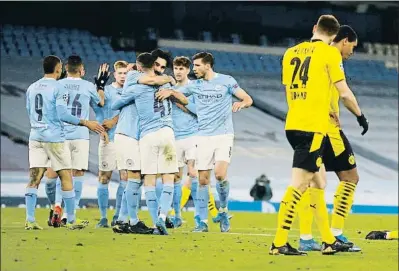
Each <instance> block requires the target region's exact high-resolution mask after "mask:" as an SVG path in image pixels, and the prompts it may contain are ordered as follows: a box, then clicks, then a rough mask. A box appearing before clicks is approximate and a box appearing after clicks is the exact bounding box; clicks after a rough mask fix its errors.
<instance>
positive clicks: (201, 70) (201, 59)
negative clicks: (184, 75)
mask: <svg viewBox="0 0 399 271" xmlns="http://www.w3.org/2000/svg"><path fill="white" fill-rule="evenodd" d="M214 64H215V59H214V58H213V55H212V54H211V53H207V52H201V53H197V54H195V55H194V56H193V71H194V73H195V76H196V77H197V78H204V77H205V75H206V74H207V73H208V72H209V71H212V70H213V65H214Z"/></svg>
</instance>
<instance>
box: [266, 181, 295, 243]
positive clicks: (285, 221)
mask: <svg viewBox="0 0 399 271" xmlns="http://www.w3.org/2000/svg"><path fill="white" fill-rule="evenodd" d="M301 196H302V194H301V192H299V191H298V190H296V189H295V188H294V187H292V186H289V187H288V188H287V190H286V191H285V194H284V197H283V199H282V201H281V203H280V209H279V210H278V218H277V223H278V224H277V232H276V236H275V237H274V241H273V243H274V245H275V246H276V247H281V246H284V245H285V244H286V243H287V242H288V232H289V231H290V230H291V226H292V222H293V221H294V219H295V216H296V208H297V205H298V204H299V202H300V201H301Z"/></svg>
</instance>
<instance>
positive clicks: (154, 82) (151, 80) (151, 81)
mask: <svg viewBox="0 0 399 271" xmlns="http://www.w3.org/2000/svg"><path fill="white" fill-rule="evenodd" d="M137 82H138V83H139V84H143V85H149V86H162V85H165V84H167V83H171V84H172V85H173V84H174V83H175V79H174V78H173V77H172V76H168V75H155V76H151V75H147V74H144V75H142V76H141V77H140V78H139V79H138V81H137Z"/></svg>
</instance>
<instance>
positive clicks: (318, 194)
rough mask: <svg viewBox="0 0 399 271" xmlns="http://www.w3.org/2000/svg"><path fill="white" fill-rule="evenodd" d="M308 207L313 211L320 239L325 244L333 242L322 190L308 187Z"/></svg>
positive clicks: (333, 238)
mask: <svg viewBox="0 0 399 271" xmlns="http://www.w3.org/2000/svg"><path fill="white" fill-rule="evenodd" d="M308 190H309V195H310V208H311V210H312V211H313V214H314V217H315V220H316V224H317V227H318V228H319V231H320V234H321V239H322V241H323V242H326V243H327V244H332V243H334V242H335V237H334V235H333V234H332V232H331V229H330V226H329V225H330V223H329V221H328V211H327V204H326V200H325V199H324V190H323V189H317V188H309V189H308Z"/></svg>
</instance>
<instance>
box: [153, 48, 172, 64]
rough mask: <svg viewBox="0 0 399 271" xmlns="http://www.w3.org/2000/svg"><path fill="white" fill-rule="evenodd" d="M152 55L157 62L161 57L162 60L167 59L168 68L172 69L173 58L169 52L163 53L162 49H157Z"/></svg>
mask: <svg viewBox="0 0 399 271" xmlns="http://www.w3.org/2000/svg"><path fill="white" fill-rule="evenodd" d="M151 55H153V56H154V57H156V58H155V60H156V59H157V58H158V57H159V58H162V59H165V61H166V67H170V65H171V62H172V56H171V54H170V53H169V52H167V51H163V50H161V49H155V50H153V51H151Z"/></svg>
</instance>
